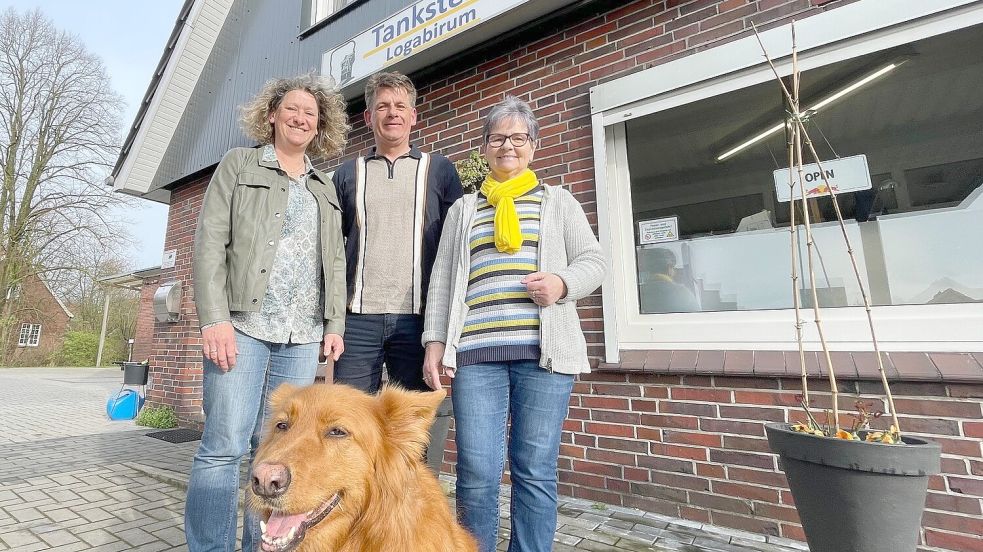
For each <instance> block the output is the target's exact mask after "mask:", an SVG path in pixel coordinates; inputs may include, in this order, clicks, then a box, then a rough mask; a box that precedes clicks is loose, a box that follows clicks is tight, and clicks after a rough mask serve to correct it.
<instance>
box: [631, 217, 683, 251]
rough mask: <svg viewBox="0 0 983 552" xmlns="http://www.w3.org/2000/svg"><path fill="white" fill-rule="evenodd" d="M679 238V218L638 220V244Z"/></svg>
mask: <svg viewBox="0 0 983 552" xmlns="http://www.w3.org/2000/svg"><path fill="white" fill-rule="evenodd" d="M678 239H679V218H677V217H665V218H657V219H651V220H640V221H638V245H648V244H650V243H662V242H669V241H676V240H678Z"/></svg>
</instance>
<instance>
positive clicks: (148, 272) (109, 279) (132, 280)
mask: <svg viewBox="0 0 983 552" xmlns="http://www.w3.org/2000/svg"><path fill="white" fill-rule="evenodd" d="M160 273H161V267H159V266H154V267H150V268H144V269H140V270H134V271H133V272H124V273H122V274H113V275H112V276H104V277H102V278H99V279H98V280H96V281H97V282H99V283H100V284H103V285H107V286H113V287H118V288H124V289H129V290H133V291H140V289H141V288H142V287H143V282H144V281H145V280H146V279H147V278H154V277H156V276H159V275H160Z"/></svg>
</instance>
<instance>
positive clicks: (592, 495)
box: [150, 0, 983, 551]
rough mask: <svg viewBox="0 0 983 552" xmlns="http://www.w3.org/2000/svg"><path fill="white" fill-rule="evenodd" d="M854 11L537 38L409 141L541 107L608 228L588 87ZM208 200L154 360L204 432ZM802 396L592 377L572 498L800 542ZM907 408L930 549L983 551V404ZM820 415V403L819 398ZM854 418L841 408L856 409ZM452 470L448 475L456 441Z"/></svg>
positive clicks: (937, 397)
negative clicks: (930, 446)
mask: <svg viewBox="0 0 983 552" xmlns="http://www.w3.org/2000/svg"><path fill="white" fill-rule="evenodd" d="M845 3H848V0H841V1H833V2H830V1H824V0H811V1H810V0H759V1H746V0H723V1H714V0H692V1H681V0H666V1H651V0H642V1H637V2H631V3H626V4H625V5H624V6H622V7H619V8H617V9H615V10H612V11H609V12H607V13H604V14H601V15H598V16H590V17H585V18H583V19H581V20H578V21H570V22H568V23H567V24H565V26H564V27H563V28H562V29H558V30H556V31H551V32H538V33H537V34H536V36H535V38H534V39H533V40H526V41H523V40H522V39H513V40H512V41H511V43H514V44H516V45H517V46H516V47H515V48H514V49H512V50H507V49H505V48H504V47H503V48H502V50H501V51H499V52H496V53H494V54H489V55H487V56H485V57H484V58H482V59H479V60H477V61H476V62H475V63H473V64H458V66H462V67H461V68H460V69H459V70H452V71H450V72H447V73H446V74H441V75H437V76H434V77H431V78H430V79H429V81H426V82H425V81H421V80H418V82H417V85H418V87H419V92H420V101H419V105H418V108H419V112H420V123H419V125H418V127H417V131H416V132H415V133H414V137H413V140H414V142H416V143H418V144H422V145H424V146H425V147H426V149H429V150H431V151H436V152H439V153H443V154H445V155H448V156H449V157H451V158H452V159H453V160H457V159H461V158H463V157H465V156H466V155H467V153H468V152H470V151H471V150H474V149H477V148H479V147H480V142H481V117H482V116H483V115H484V114H485V113H486V112H487V109H488V108H489V107H490V106H491V105H492V104H494V103H495V102H497V101H499V100H500V99H501V98H502V97H503V95H504V94H505V93H512V94H516V95H518V96H520V97H522V98H523V99H525V100H527V101H529V102H530V103H531V104H532V106H533V108H534V109H535V111H536V114H537V116H538V117H539V120H540V124H541V127H542V143H541V145H540V148H539V150H538V151H537V155H536V161H535V163H534V168H535V169H536V171H537V173H538V174H539V175H540V176H541V177H542V178H543V180H545V181H546V182H547V183H548V184H553V185H562V186H566V187H568V188H569V189H570V190H571V192H572V193H573V194H574V195H575V197H577V198H578V200H579V201H580V202H581V204H582V205H583V206H584V209H585V211H586V212H587V215H588V218H589V219H590V220H591V222H592V223H593V224H596V214H597V213H596V199H595V185H594V180H593V179H594V167H593V149H592V145H591V144H592V139H591V127H590V117H589V100H588V90H589V89H590V87H592V86H595V85H596V84H599V83H601V82H605V81H608V80H611V79H613V78H617V77H621V76H624V75H627V74H629V73H633V72H637V71H640V70H643V69H646V68H648V67H651V66H653V65H656V64H661V63H665V62H667V61H670V60H672V59H676V58H678V57H681V56H685V55H688V54H690V53H693V52H696V51H700V50H704V49H707V48H709V47H712V46H714V45H716V44H719V43H721V42H723V41H728V40H733V39H734V38H738V37H741V36H745V35H746V34H747V33H748V32H749V27H750V23H751V22H752V21H754V22H755V23H756V24H758V25H759V27H763V28H767V27H770V26H774V25H777V24H780V23H785V22H787V21H788V20H790V19H791V18H792V17H795V18H796V19H802V18H803V17H807V16H809V15H812V14H814V13H818V12H820V11H821V10H827V9H835V8H836V7H838V6H841V5H843V4H845ZM463 65H466V66H463ZM352 124H353V126H354V128H353V131H352V133H351V135H350V144H349V148H348V150H347V152H346V153H345V155H344V156H343V157H344V158H347V157H350V156H352V155H355V154H357V153H360V152H363V151H365V150H367V149H368V148H369V147H370V146H371V133H370V131H369V129H367V128H366V127H365V125H364V123H363V122H362V117H361V114H356V115H354V116H353V117H352ZM337 163H338V161H337V160H329V161H328V162H325V163H322V164H321V166H322V167H323V168H327V169H330V168H332V167H334V166H335V165H337ZM204 184H205V181H204V180H201V181H197V182H194V183H192V184H189V185H186V186H183V187H181V188H179V189H177V190H175V191H174V194H173V196H172V206H171V213H170V218H169V221H168V230H167V237H166V242H165V249H176V250H177V252H178V253H177V265H176V266H175V268H174V269H173V270H168V271H165V272H164V274H162V276H161V281H167V280H169V279H171V278H179V279H181V280H183V281H184V282H185V292H184V303H183V306H182V320H181V322H179V323H177V324H160V323H158V324H156V326H155V336H154V345H153V357H152V363H153V366H154V368H153V373H154V378H155V382H154V386H153V387H152V388H151V392H150V400H151V401H152V402H167V403H169V404H174V405H175V406H177V408H178V412H179V414H180V416H181V418H182V420H183V423H185V424H186V425H189V424H190V425H193V424H197V423H198V418H197V415H198V412H199V409H200V383H201V365H200V350H199V347H200V340H199V334H198V331H197V320H196V318H195V315H194V309H193V302H192V297H193V296H192V292H191V289H190V280H191V274H190V262H191V245H192V239H193V233H194V227H195V224H196V218H197V213H198V210H199V209H200V203H201V197H202V193H203V190H204ZM579 306H580V314H581V319H582V322H583V327H584V330H585V332H586V334H587V338H588V343H589V348H590V353H591V355H592V357H593V359H594V362H595V364H597V363H598V361H599V360H600V357H601V354H602V352H603V346H602V344H603V333H602V326H603V325H602V319H601V317H602V313H601V299H600V295H599V294H595V295H593V296H591V297H589V298H587V299H585V300H583V301H581V302H580V303H579ZM666 354H669V355H671V356H673V357H675V356H678V357H679V358H682V359H692V360H693V362H694V364H696V363H697V362H698V360H697V359H698V357H699V356H702V355H703V354H708V355H721V356H722V355H723V354H724V353H723V352H722V351H710V352H706V353H699V354H697V353H696V352H694V351H677V352H671V353H670V352H667V353H666ZM779 354H780V353H779ZM767 358H768V356H767V355H762V359H763V360H764V359H767ZM977 367H978V364H977ZM669 368H671V366H669ZM753 369H754V361H752V363H751V370H752V372H753ZM797 385H798V380H796V379H790V378H783V377H778V378H760V377H758V378H755V377H728V376H725V375H709V376H699V375H685V376H683V375H664V374H663V375H660V374H657V373H636V372H629V371H626V370H624V369H621V368H619V369H617V370H616V371H599V372H596V373H595V374H593V375H590V376H585V377H582V378H581V379H580V381H579V382H578V384H577V386H576V388H575V393H574V396H573V399H572V403H571V413H570V414H571V415H570V419H569V421H568V422H567V425H566V428H565V430H566V431H565V433H564V441H563V450H562V455H561V459H560V462H561V466H560V467H561V474H560V477H561V487H560V489H561V492H563V493H564V494H568V495H574V496H580V497H584V498H588V499H593V500H598V501H602V502H606V503H612V504H624V505H630V506H637V507H641V508H644V509H648V510H652V511H656V512H662V513H668V514H671V515H676V516H680V517H683V518H688V519H694V520H701V521H705V522H712V523H714V524H717V525H722V526H728V527H737V528H742V529H750V530H754V531H759V532H763V533H771V534H780V535H782V536H788V537H792V538H802V535H801V529H800V528H799V526H798V524H797V520H796V515H795V510H794V507H793V506H792V504H791V498H790V496H789V494H788V491H787V489H786V485H785V480H784V476H783V475H782V474H781V472H779V471H777V465H776V459H775V457H774V456H772V455H771V454H769V453H768V452H767V445H766V442H765V440H764V428H763V426H762V422H765V421H786V420H788V419H790V417H794V416H795V414H794V410H792V409H790V406H791V404H792V403H793V402H794V400H793V398H794V395H795V394H796V392H797V389H796V386H797ZM867 385H868V384H867V383H865V382H862V381H857V382H850V381H846V382H845V383H844V386H845V387H851V386H852V388H853V389H854V390H859V391H862V394H863V395H864V396H865V397H866V396H869V395H871V394H872V393H873V391H872V389H871V388H869V387H868V386H867ZM821 386H822V384H821V383H820V382H817V383H816V385H815V387H816V388H820V389H821ZM895 392H896V393H897V394H898V396H899V397H898V398H899V404H898V407H899V410H900V411H901V413H902V415H903V418H904V422H903V423H904V424H905V425H906V428H907V431H909V432H911V433H912V434H917V435H924V436H929V437H931V438H932V439H934V440H937V441H939V442H941V443H942V445H943V450H944V456H943V471H944V474H942V475H940V476H937V477H933V478H932V481H931V494H930V496H929V500H928V509H927V510H926V514H925V519H924V528H923V535H922V539H923V544H924V548H923V549H924V550H932V551H942V550H950V551H956V550H974V549H980V548H981V544H983V543H981V541H980V540H979V538H978V537H977V536H976V535H979V534H980V533H983V526H981V521H980V517H981V498H980V497H981V495H983V460H981V450H980V438H981V432H983V423H981V421H980V419H981V411H980V405H981V401H980V398H981V396H983V388H981V386H980V385H966V384H958V383H949V384H946V383H938V382H936V383H910V382H909V383H899V384H897V385H896V386H895ZM871 398H872V399H874V400H877V399H876V396H872V397H871ZM827 400H828V399H827ZM817 401H820V402H821V401H822V396H821V393H820V394H819V396H818V397H817ZM850 402H851V404H845V405H844V408H848V407H852V399H850ZM445 460H446V461H447V462H448V463H447V464H446V467H447V468H448V469H451V468H452V464H453V460H454V451H453V442H452V441H450V442H449V443H448V451H447V455H446V456H445Z"/></svg>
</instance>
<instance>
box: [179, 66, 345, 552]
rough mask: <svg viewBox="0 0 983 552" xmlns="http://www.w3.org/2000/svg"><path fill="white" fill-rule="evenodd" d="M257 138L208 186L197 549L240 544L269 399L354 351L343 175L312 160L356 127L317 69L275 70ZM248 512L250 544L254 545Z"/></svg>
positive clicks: (258, 111)
mask: <svg viewBox="0 0 983 552" xmlns="http://www.w3.org/2000/svg"><path fill="white" fill-rule="evenodd" d="M242 111H243V117H242V126H243V129H244V131H245V133H246V135H247V136H248V137H249V138H251V139H253V140H255V141H256V142H258V143H259V144H260V145H259V146H258V147H256V148H233V149H232V150H230V151H229V152H228V153H227V154H226V155H225V157H224V158H223V159H222V161H221V162H220V163H219V165H218V168H216V169H215V173H214V175H212V179H211V181H210V182H209V184H208V188H207V190H206V191H205V199H204V202H203V204H202V209H201V214H200V216H199V219H198V229H197V232H196V234H195V244H194V291H195V307H196V309H197V312H198V322H199V324H201V337H202V354H203V356H204V361H203V364H204V366H203V372H204V378H203V379H204V381H203V383H202V399H203V400H202V404H203V407H204V411H205V428H204V433H203V434H202V438H201V445H200V446H199V447H198V452H197V453H196V454H195V458H194V462H193V464H192V468H191V479H190V481H189V483H188V499H187V506H186V510H185V532H186V534H187V540H188V548H189V549H190V550H191V551H192V552H197V551H204V550H209V551H211V550H216V551H217V550H223V551H225V550H227V551H230V552H231V551H232V550H234V549H235V544H236V518H237V513H236V512H237V503H238V500H237V497H238V490H239V466H240V464H241V461H242V458H243V456H245V455H246V453H250V460H251V458H252V453H253V451H254V450H255V448H256V445H257V441H258V434H259V429H260V428H261V427H262V424H263V420H264V418H266V416H267V405H266V399H267V397H268V396H269V394H270V393H271V392H272V391H273V390H274V389H276V387H277V386H279V385H280V384H281V383H284V382H289V383H293V384H296V385H307V384H310V383H312V382H313V381H314V376H315V374H316V372H317V363H318V356H319V355H320V354H323V355H324V356H325V357H330V358H333V359H335V360H337V359H338V357H339V356H340V355H341V353H342V351H343V350H344V342H343V340H342V337H341V336H342V335H344V333H345V297H346V293H345V251H344V245H343V243H342V237H341V210H340V207H339V202H338V198H337V195H336V194H335V189H334V185H333V184H332V183H331V181H330V180H329V179H328V177H326V176H325V175H323V174H322V173H321V172H320V171H318V170H317V169H315V168H314V166H313V165H312V164H311V160H310V156H320V157H331V156H334V155H337V154H339V153H340V152H341V151H342V148H343V147H344V145H345V138H346V133H347V131H348V128H349V127H348V124H347V115H346V113H345V102H344V100H343V98H342V97H341V96H340V95H339V94H338V93H337V92H336V91H335V90H334V89H333V88H332V87H331V86H330V85H329V84H328V83H327V82H324V81H322V80H321V79H320V78H319V77H316V76H314V75H302V76H299V77H294V78H288V79H275V80H271V81H269V82H267V83H266V85H265V86H264V87H263V89H262V90H261V91H260V93H259V94H258V95H257V96H256V97H255V98H254V99H253V100H252V101H251V102H249V103H248V104H247V105H245V106H244V107H243V110H242ZM259 544H260V531H259V524H258V521H257V520H256V519H254V518H253V516H251V515H250V514H248V513H247V515H246V519H245V524H244V527H243V534H242V549H243V550H256V549H257V548H258V547H259Z"/></svg>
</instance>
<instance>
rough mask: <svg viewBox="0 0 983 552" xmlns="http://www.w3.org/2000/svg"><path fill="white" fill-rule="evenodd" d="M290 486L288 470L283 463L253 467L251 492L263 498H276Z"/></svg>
mask: <svg viewBox="0 0 983 552" xmlns="http://www.w3.org/2000/svg"><path fill="white" fill-rule="evenodd" d="M289 486H290V470H289V469H288V468H287V467H286V466H284V465H283V464H266V463H264V464H260V465H258V466H255V467H253V492H254V493H256V495H257V496H260V497H263V498H276V497H278V496H280V495H282V494H283V493H285V492H286V491H287V487H289Z"/></svg>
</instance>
